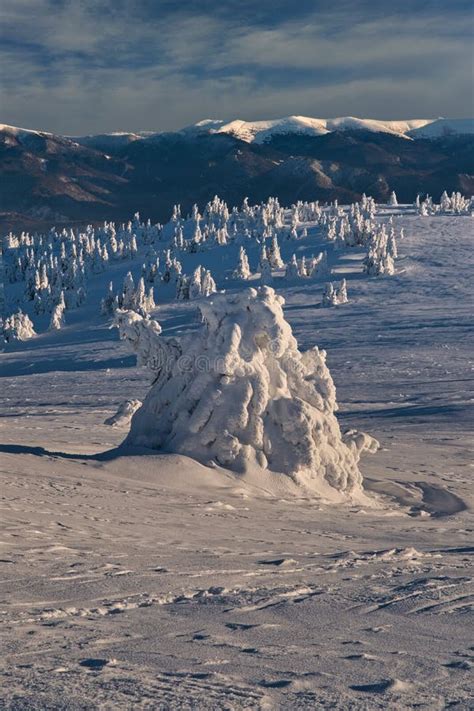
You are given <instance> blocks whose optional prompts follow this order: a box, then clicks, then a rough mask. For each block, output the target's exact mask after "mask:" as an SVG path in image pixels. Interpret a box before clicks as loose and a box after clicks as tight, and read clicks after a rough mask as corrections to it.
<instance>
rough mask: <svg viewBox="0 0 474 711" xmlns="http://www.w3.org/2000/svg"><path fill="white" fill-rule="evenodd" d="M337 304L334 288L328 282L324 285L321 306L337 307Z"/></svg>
mask: <svg viewBox="0 0 474 711" xmlns="http://www.w3.org/2000/svg"><path fill="white" fill-rule="evenodd" d="M337 303H338V301H337V291H336V289H335V288H334V284H333V283H332V282H331V281H330V282H329V283H328V284H326V288H325V290H324V294H323V300H322V302H321V306H337Z"/></svg>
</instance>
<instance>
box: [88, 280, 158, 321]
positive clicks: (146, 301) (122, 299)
mask: <svg viewBox="0 0 474 711" xmlns="http://www.w3.org/2000/svg"><path fill="white" fill-rule="evenodd" d="M154 308H155V297H154V293H153V286H149V287H148V289H147V288H146V286H145V279H144V278H143V277H140V279H139V280H138V283H137V285H135V282H134V279H133V275H132V272H127V274H126V276H125V279H124V280H123V286H122V290H121V291H120V292H119V293H115V292H114V285H113V282H110V283H109V289H108V292H107V294H106V295H105V296H104V298H103V299H102V301H101V308H100V310H101V313H102V315H104V316H111V315H113V314H114V312H115V311H116V309H127V310H131V311H136V312H137V313H138V314H140V315H142V316H145V317H146V316H147V315H148V314H149V313H150V311H152V310H153V309H154Z"/></svg>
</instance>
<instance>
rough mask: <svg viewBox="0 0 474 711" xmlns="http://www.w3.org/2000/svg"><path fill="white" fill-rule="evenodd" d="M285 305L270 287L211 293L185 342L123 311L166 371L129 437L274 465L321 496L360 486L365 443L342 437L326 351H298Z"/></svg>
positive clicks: (144, 350)
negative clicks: (197, 327) (196, 326)
mask: <svg viewBox="0 0 474 711" xmlns="http://www.w3.org/2000/svg"><path fill="white" fill-rule="evenodd" d="M283 304H284V299H283V298H282V297H281V296H278V295H277V294H276V293H275V291H274V290H273V289H271V288H270V287H266V286H263V287H260V288H258V289H254V288H248V289H245V290H244V291H242V292H240V293H238V294H232V295H225V294H218V295H215V296H213V298H208V299H204V300H203V301H202V302H201V303H200V304H199V309H200V312H201V316H202V320H203V324H202V327H201V329H200V332H199V333H198V334H193V335H192V337H187V339H183V341H181V343H180V348H178V347H176V346H175V345H174V344H175V343H176V342H175V341H174V342H173V343H170V342H169V339H165V338H163V337H161V336H160V334H159V329H158V328H157V324H156V322H153V321H148V322H147V321H146V320H145V319H141V317H140V316H138V315H137V314H133V313H130V312H122V313H120V314H119V315H118V321H117V325H118V327H119V329H120V332H121V335H122V337H123V338H127V339H128V340H129V341H130V342H131V343H132V345H133V347H134V349H135V350H136V351H137V353H138V357H139V362H141V363H142V364H151V366H152V369H154V370H155V371H156V372H157V377H156V381H155V383H154V385H153V386H152V388H151V390H150V392H149V394H148V396H147V398H146V399H145V401H144V403H143V406H142V407H141V408H140V409H139V410H138V411H137V413H136V414H135V415H134V417H133V419H132V423H131V430H130V433H129V436H128V437H127V439H126V444H127V445H133V446H140V447H148V448H152V449H164V450H167V451H173V452H176V453H180V454H186V455H189V456H192V457H194V458H196V459H198V460H199V461H201V462H203V463H210V462H215V463H217V464H219V465H221V466H224V467H226V468H229V469H231V470H234V471H237V472H245V471H247V470H248V469H249V468H252V467H255V466H256V467H257V468H258V467H260V468H262V469H264V468H268V469H269V470H270V471H273V472H279V473H282V474H285V475H288V476H290V477H291V478H292V479H293V480H294V481H295V482H297V483H298V484H301V485H303V486H304V487H307V488H308V489H310V490H311V491H312V492H314V493H316V494H320V495H326V494H327V493H328V491H329V492H331V490H336V491H338V492H344V493H347V494H349V493H352V492H356V491H359V490H360V489H361V484H362V477H361V474H360V472H359V469H358V466H357V460H358V455H359V451H360V448H359V447H358V446H356V444H355V443H354V444H353V443H352V440H350V439H349V440H348V441H347V442H344V441H343V439H342V436H341V432H340V429H339V425H338V422H337V419H336V416H335V411H336V409H337V405H336V390H335V387H334V383H333V381H332V378H331V375H330V372H329V370H328V368H327V366H326V354H325V352H324V351H323V350H319V349H318V348H316V347H315V348H312V349H310V350H308V351H306V352H304V353H301V352H300V351H299V350H298V344H297V341H296V339H295V338H294V336H293V334H292V331H291V327H290V325H289V324H288V322H287V321H286V320H285V318H284V316H283V310H282V305H283Z"/></svg>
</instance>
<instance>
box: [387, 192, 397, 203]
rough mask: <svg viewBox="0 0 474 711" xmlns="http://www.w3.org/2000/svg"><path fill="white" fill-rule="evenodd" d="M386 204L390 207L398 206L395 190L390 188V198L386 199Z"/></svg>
mask: <svg viewBox="0 0 474 711" xmlns="http://www.w3.org/2000/svg"><path fill="white" fill-rule="evenodd" d="M388 204H389V205H390V207H398V199H397V194H396V192H395V190H392V192H391V194H390V198H389V200H388Z"/></svg>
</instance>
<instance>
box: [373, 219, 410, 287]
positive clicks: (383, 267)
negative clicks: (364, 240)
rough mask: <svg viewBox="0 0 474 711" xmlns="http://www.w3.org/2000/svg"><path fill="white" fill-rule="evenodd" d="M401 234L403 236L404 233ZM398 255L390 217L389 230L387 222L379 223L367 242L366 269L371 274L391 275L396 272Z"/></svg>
mask: <svg viewBox="0 0 474 711" xmlns="http://www.w3.org/2000/svg"><path fill="white" fill-rule="evenodd" d="M401 236H402V237H403V233H402V234H401ZM397 257H398V247H397V239H396V235H395V228H394V226H393V220H392V218H390V222H389V229H388V231H387V228H386V226H385V224H382V225H379V227H378V229H377V230H376V231H375V232H374V233H373V234H372V236H371V238H370V241H369V242H368V244H367V256H366V257H365V259H364V271H365V272H366V274H368V275H369V276H384V275H386V276H391V275H392V274H395V260H396V258H397Z"/></svg>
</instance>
